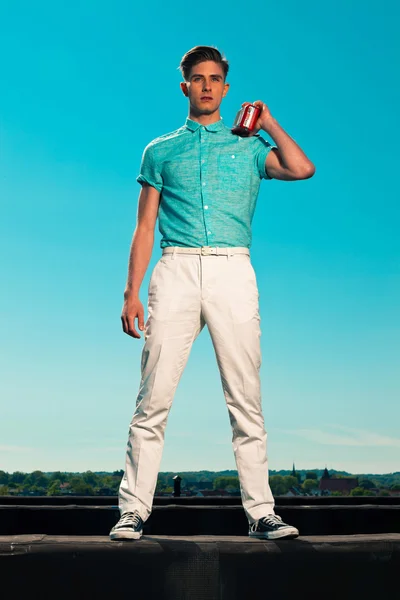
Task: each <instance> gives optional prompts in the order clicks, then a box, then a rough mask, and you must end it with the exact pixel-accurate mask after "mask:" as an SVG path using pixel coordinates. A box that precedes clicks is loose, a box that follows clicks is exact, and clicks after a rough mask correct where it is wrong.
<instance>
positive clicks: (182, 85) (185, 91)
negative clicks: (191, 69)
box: [179, 81, 188, 96]
mask: <svg viewBox="0 0 400 600" xmlns="http://www.w3.org/2000/svg"><path fill="white" fill-rule="evenodd" d="M179 85H180V86H181V90H182V92H183V93H184V95H185V96H188V90H187V84H186V81H181V83H180V84H179Z"/></svg>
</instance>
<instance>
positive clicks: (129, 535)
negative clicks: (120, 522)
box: [110, 529, 142, 540]
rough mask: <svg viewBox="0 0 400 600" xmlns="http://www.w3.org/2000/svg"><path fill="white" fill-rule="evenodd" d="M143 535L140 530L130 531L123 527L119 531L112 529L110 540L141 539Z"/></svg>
mask: <svg viewBox="0 0 400 600" xmlns="http://www.w3.org/2000/svg"><path fill="white" fill-rule="evenodd" d="M141 537H142V532H140V531H129V530H127V529H125V530H124V529H122V530H119V531H112V532H111V533H110V540H139V539H140V538H141Z"/></svg>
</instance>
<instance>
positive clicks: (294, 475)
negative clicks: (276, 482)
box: [292, 461, 297, 479]
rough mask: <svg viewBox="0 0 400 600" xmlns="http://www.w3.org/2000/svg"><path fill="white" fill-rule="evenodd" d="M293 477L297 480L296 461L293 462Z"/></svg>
mask: <svg viewBox="0 0 400 600" xmlns="http://www.w3.org/2000/svg"><path fill="white" fill-rule="evenodd" d="M292 477H296V479H297V473H296V467H295V464H294V461H293V470H292Z"/></svg>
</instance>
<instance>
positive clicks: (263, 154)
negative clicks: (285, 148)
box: [257, 145, 276, 179]
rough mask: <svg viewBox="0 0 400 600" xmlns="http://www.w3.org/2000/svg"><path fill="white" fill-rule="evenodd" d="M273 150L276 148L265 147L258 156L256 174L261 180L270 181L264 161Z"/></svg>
mask: <svg viewBox="0 0 400 600" xmlns="http://www.w3.org/2000/svg"><path fill="white" fill-rule="evenodd" d="M273 148H276V146H272V145H269V146H265V147H264V148H263V149H262V151H261V152H260V153H259V155H258V159H257V164H258V172H259V173H260V177H261V178H262V179H272V177H270V176H269V175H268V173H267V170H266V167H265V161H266V160H267V156H268V154H269V153H270V152H271V150H272V149H273Z"/></svg>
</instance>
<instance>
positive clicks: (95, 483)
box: [0, 470, 400, 496]
mask: <svg viewBox="0 0 400 600" xmlns="http://www.w3.org/2000/svg"><path fill="white" fill-rule="evenodd" d="M123 474H124V472H123V471H122V470H119V471H113V472H111V473H108V472H92V471H85V472H84V473H70V472H62V471H55V472H51V473H44V472H42V471H33V472H32V473H23V472H22V471H15V472H13V473H7V472H6V471H1V470H0V495H3V496H5V495H9V494H16V495H22V494H34V495H43V496H46V495H47V496H58V495H66V494H71V495H85V496H94V495H116V494H117V493H118V488H119V485H120V482H121V478H122V476H123ZM177 474H179V475H180V476H181V478H182V481H181V489H182V491H183V492H192V493H196V492H198V491H199V489H200V491H202V490H204V489H208V490H226V491H227V492H228V493H232V494H235V493H237V494H239V492H240V486H239V479H238V476H237V471H233V470H227V471H218V472H215V471H188V472H180V473H176V472H164V473H159V475H158V480H157V487H156V494H172V493H173V490H174V488H173V477H174V476H175V475H177ZM321 475H322V471H318V470H315V471H296V472H295V476H293V474H292V473H291V472H290V471H286V472H284V471H279V472H276V471H270V476H269V482H270V486H271V490H272V493H273V495H274V496H281V495H285V494H287V493H288V491H289V490H290V488H292V487H296V488H297V489H298V490H300V491H301V492H303V493H305V494H306V493H312V492H313V490H315V489H318V485H319V479H320V477H321ZM331 475H333V476H335V477H346V476H349V474H348V473H345V472H334V471H331ZM358 478H359V482H358V487H356V488H355V489H353V490H352V491H351V492H350V494H351V495H364V496H368V495H370V496H372V495H376V493H379V494H380V495H388V494H389V491H395V490H400V472H399V473H393V474H388V475H368V476H367V475H358ZM198 484H202V485H201V486H200V485H198ZM332 495H342V493H341V492H332Z"/></svg>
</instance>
